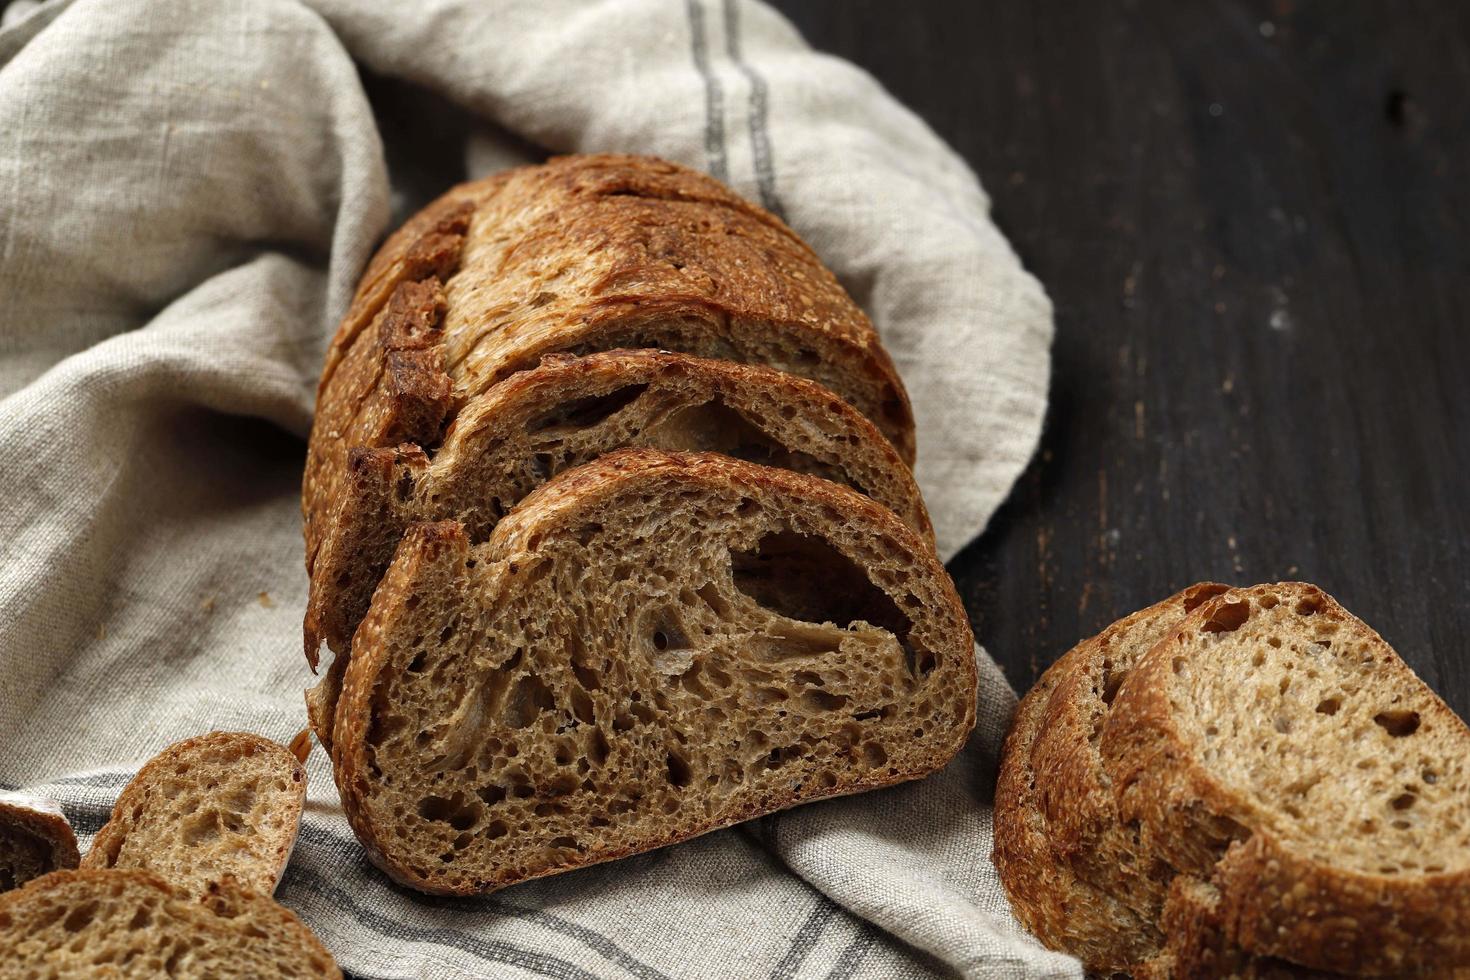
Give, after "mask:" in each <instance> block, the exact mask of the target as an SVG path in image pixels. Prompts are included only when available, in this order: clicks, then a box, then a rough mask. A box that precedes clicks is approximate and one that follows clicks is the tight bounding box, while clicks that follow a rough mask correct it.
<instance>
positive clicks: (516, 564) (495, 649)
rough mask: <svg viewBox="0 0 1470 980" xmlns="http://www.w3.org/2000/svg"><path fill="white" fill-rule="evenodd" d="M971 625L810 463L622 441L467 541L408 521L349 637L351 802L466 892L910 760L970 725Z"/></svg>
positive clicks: (391, 843)
mask: <svg viewBox="0 0 1470 980" xmlns="http://www.w3.org/2000/svg"><path fill="white" fill-rule="evenodd" d="M975 685H976V673H975V662H974V652H973V639H972V637H971V634H970V629H969V623H968V621H967V619H966V617H965V613H964V610H963V608H962V607H961V605H960V602H959V597H958V596H957V595H956V593H955V591H954V586H953V584H952V583H951V582H950V580H949V578H948V576H947V575H946V574H945V572H944V569H943V567H942V566H941V565H940V564H939V562H938V560H937V559H936V558H935V556H934V552H933V549H932V548H930V547H929V545H928V542H927V541H925V539H924V538H922V537H921V536H920V535H919V534H918V533H916V532H915V531H914V530H913V529H912V528H910V527H908V526H907V525H906V524H904V523H903V522H902V521H900V520H899V519H898V518H897V517H895V516H894V515H893V513H892V512H891V511H889V510H888V509H887V508H884V507H882V506H880V505H878V504H875V503H874V502H873V501H872V500H870V499H869V498H867V497H864V496H862V495H860V494H858V493H855V492H854V491H852V490H849V489H847V488H845V487H842V486H839V485H837V484H834V483H830V482H828V481H825V480H821V479H819V478H816V477H812V476H807V475H804V474H798V473H792V472H789V471H786V470H780V469H775V468H771V467H763V466H758V465H755V464H752V463H748V462H745V461H742V460H736V459H732V458H729V457H726V456H722V455H717V454H708V453H705V454H700V453H690V454H683V453H664V452H659V451H655V450H649V449H626V450H620V451H618V452H615V453H612V454H609V455H607V456H604V457H602V458H601V459H599V460H598V461H596V462H593V463H590V464H587V465H585V466H581V467H578V468H576V469H573V470H569V471H567V472H566V473H563V474H561V475H560V476H558V477H557V478H555V479H554V480H552V481H551V482H550V483H548V484H546V485H545V486H544V487H542V488H541V489H540V490H538V491H537V492H536V493H534V494H532V495H531V496H530V497H528V498H527V499H526V500H525V501H524V502H523V503H522V504H521V505H520V507H518V508H517V509H516V510H515V511H514V512H513V513H512V514H511V515H510V516H508V517H507V518H505V519H504V520H502V521H501V522H500V523H499V524H498V525H497V526H496V528H495V530H494V531H493V532H492V533H491V535H490V538H489V539H488V540H487V541H486V542H485V543H484V544H482V545H478V546H472V545H471V544H470V541H469V537H468V535H466V533H465V531H464V528H463V526H462V525H460V524H457V523H453V522H445V523H439V524H427V525H416V526H415V527H414V528H413V529H412V530H411V531H410V532H409V534H408V536H407V537H406V538H405V539H404V541H403V543H402V544H401V545H400V546H399V549H398V552H397V555H396V556H395V558H394V561H393V564H392V565H391V567H390V568H389V570H388V573H387V575H386V576H385V578H384V579H383V582H382V583H381V584H380V585H379V587H378V590H377V592H376V594H375V595H374V597H373V603H372V607H371V609H370V611H369V613H368V616H367V618H366V619H365V620H364V621H363V624H362V627H361V628H360V629H359V630H358V632H357V635H356V637H355V638H354V640H353V656H352V661H351V663H350V665H349V666H348V668H347V674H346V678H345V684H344V687H343V690H342V694H341V698H340V700H339V701H338V702H337V705H336V711H335V729H334V731H335V734H334V738H333V745H332V755H333V762H334V764H335V771H336V779H337V785H338V789H339V790H340V792H341V794H342V802H343V807H344V809H345V810H346V813H347V815H348V820H349V821H350V823H351V824H352V827H353V829H354V831H355V832H356V833H357V835H358V837H359V839H360V840H361V841H362V842H363V843H364V845H365V846H366V847H367V849H368V852H369V854H370V856H371V857H372V859H373V860H374V861H375V862H376V863H378V864H379V865H380V866H381V867H382V868H384V869H385V870H386V871H387V872H388V873H389V874H390V875H392V876H393V877H394V878H396V879H398V880H399V881H401V882H403V883H405V884H408V885H411V886H412V887H415V888H419V889H422V890H425V891H430V892H439V893H449V894H468V893H475V892H484V891H489V890H492V889H494V888H497V887H500V886H503V885H508V884H512V883H514V882H517V881H523V880H525V879H529V878H535V877H539V876H542V875H548V874H554V873H557V872H560V871H566V870H569V869H572V868H576V867H581V866H584V865H587V864H591V863H594V862H598V861H606V860H611V859H614V858H618V857H622V856H625V855H628V854H633V853H637V852H640V851H646V850H650V849H652V848H655V847H661V846H663V845H666V844H672V843H675V842H677V841H681V840H685V839H687V838H690V837H693V836H696V835H698V834H702V833H705V832H707V831H710V830H714V829H716V828H719V827H724V826H727V825H730V824H733V823H737V822H739V821H742V820H747V819H750V818H752V817H756V816H760V815H762V814H765V813H770V812H772V811H775V810H779V809H782V808H784V807H788V806H793V805H795V804H798V803H804V802H807V801H810V800H815V799H820V798H823V797H829V796H837V795H841V794H845V793H855V792H859V791H862V790H866V789H872V788H875V787H879V786H886V785H889V784H892V783H896V782H900V781H902V780H906V779H914V778H917V777H919V776H923V775H925V774H927V773H929V772H931V771H933V770H934V769H937V768H938V767H940V766H942V765H943V764H944V763H946V762H947V761H948V760H949V759H950V758H951V757H952V756H953V755H954V754H955V752H957V751H958V750H959V748H960V747H961V745H962V744H963V743H964V741H965V738H966V735H967V734H968V732H969V731H970V729H971V727H972V726H973V724H974V720H975V693H976V690H975Z"/></svg>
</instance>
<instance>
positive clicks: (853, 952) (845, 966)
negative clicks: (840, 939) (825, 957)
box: [827, 919, 881, 980]
mask: <svg viewBox="0 0 1470 980" xmlns="http://www.w3.org/2000/svg"><path fill="white" fill-rule="evenodd" d="M880 934H881V930H879V929H878V927H877V926H875V925H873V923H871V922H869V921H867V920H866V919H864V920H863V925H862V928H861V929H859V930H858V934H857V935H856V936H854V937H853V938H852V942H850V943H848V944H847V948H846V949H844V950H843V951H842V955H841V956H839V957H837V962H836V963H834V964H832V969H831V970H830V971H828V973H827V980H849V978H850V977H851V976H853V974H855V973H857V971H858V967H860V966H862V965H863V958H864V957H866V956H867V955H868V950H870V949H872V948H873V944H874V943H875V942H877V941H878V936H879V935H880Z"/></svg>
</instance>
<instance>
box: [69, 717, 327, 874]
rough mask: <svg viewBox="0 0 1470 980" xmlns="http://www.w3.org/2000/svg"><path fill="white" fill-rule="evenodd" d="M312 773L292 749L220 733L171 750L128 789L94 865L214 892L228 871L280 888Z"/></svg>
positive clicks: (93, 855)
mask: <svg viewBox="0 0 1470 980" xmlns="http://www.w3.org/2000/svg"><path fill="white" fill-rule="evenodd" d="M305 800H306V770H305V769H303V768H302V765H301V763H300V762H298V761H297V759H296V757H295V756H294V755H292V754H291V752H290V751H289V750H287V749H286V748H285V747H284V746H282V745H279V744H277V743H276V742H272V741H271V740H269V739H266V738H261V737H260V736H259V735H252V734H250V733H248V732H210V733H209V734H207V735H200V736H198V737H196V738H190V739H186V740H185V741H182V742H178V743H176V744H174V745H171V746H169V747H168V748H167V749H164V750H163V752H161V753H159V754H158V755H157V756H155V757H154V758H153V759H152V760H150V761H149V762H148V764H147V765H145V766H144V767H143V768H142V769H141V770H139V772H138V775H137V776H135V777H133V780H132V781H131V782H129V783H128V785H127V786H126V787H125V788H124V789H123V791H122V793H121V795H119V796H118V799H117V803H116V805H114V806H113V808H112V819H111V820H109V821H108V822H107V824H106V825H105V826H103V828H102V829H101V830H100V831H99V832H98V834H97V837H96V839H95V840H93V842H92V847H91V849H90V850H89V851H88V852H87V856H86V857H85V858H84V859H83V860H82V867H84V868H146V869H148V870H150V871H153V872H156V873H157V874H159V875H161V876H163V877H164V878H167V879H168V880H169V881H171V882H173V884H174V885H175V886H177V887H178V888H179V889H181V890H183V891H188V892H191V893H193V894H196V895H203V894H206V893H207V892H208V891H209V889H210V887H211V885H213V884H214V883H216V882H218V881H221V880H223V879H224V878H226V877H230V878H233V879H235V880H236V881H237V882H238V883H239V884H240V885H241V886H242V887H244V888H247V889H249V890H251V891H254V892H259V893H260V894H263V895H269V894H271V893H272V892H274V891H275V889H276V884H277V883H278V882H279V881H280V879H281V875H282V873H284V872H285V870H286V862H287V861H288V860H289V859H290V857H291V851H292V848H293V847H294V846H295V844H296V834H297V830H298V828H299V827H300V824H301V808H302V805H303V804H304V802H305Z"/></svg>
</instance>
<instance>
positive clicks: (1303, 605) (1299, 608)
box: [1296, 596, 1322, 616]
mask: <svg viewBox="0 0 1470 980" xmlns="http://www.w3.org/2000/svg"><path fill="white" fill-rule="evenodd" d="M1321 611H1322V600H1321V598H1320V597H1318V596H1307V597H1306V598H1304V599H1301V600H1299V601H1298V602H1297V604H1296V614H1297V615H1298V616H1315V615H1317V613H1319V612H1321Z"/></svg>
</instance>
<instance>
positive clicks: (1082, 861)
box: [1031, 582, 1227, 922]
mask: <svg viewBox="0 0 1470 980" xmlns="http://www.w3.org/2000/svg"><path fill="white" fill-rule="evenodd" d="M1226 589H1227V587H1226V586H1224V585H1219V584H1216V583H1213V582H1201V583H1199V584H1196V585H1192V586H1190V587H1189V588H1187V589H1183V590H1181V591H1180V592H1178V593H1176V594H1174V595H1172V596H1170V597H1169V598H1167V599H1165V600H1163V601H1162V602H1158V603H1155V604H1154V605H1152V606H1149V607H1148V608H1146V609H1142V610H1139V611H1138V612H1136V613H1133V614H1132V615H1131V616H1127V617H1125V618H1123V619H1121V620H1119V621H1118V622H1116V623H1114V624H1112V625H1111V626H1109V627H1108V628H1107V629H1105V630H1103V631H1102V632H1101V633H1099V634H1098V635H1097V636H1095V637H1093V638H1092V639H1091V640H1088V641H1086V642H1085V643H1082V644H1079V646H1078V648H1077V651H1076V653H1075V654H1073V656H1075V657H1076V660H1075V663H1073V664H1071V665H1070V666H1069V668H1068V669H1066V670H1065V671H1059V672H1058V674H1059V676H1058V679H1057V682H1056V687H1055V689H1054V690H1053V692H1052V695H1051V697H1050V698H1048V699H1047V703H1046V710H1045V711H1044V712H1043V715H1042V718H1041V721H1040V724H1039V731H1038V734H1037V736H1036V740H1035V742H1034V743H1033V746H1032V749H1031V764H1032V766H1033V768H1034V769H1035V773H1036V788H1037V798H1038V802H1039V805H1040V807H1041V811H1042V813H1043V814H1044V815H1045V817H1046V833H1047V837H1048V838H1050V840H1051V845H1052V851H1053V852H1054V853H1055V855H1056V856H1057V858H1059V859H1060V860H1063V861H1066V862H1068V863H1069V864H1070V865H1071V866H1072V869H1073V870H1074V871H1075V872H1076V873H1077V874H1078V875H1079V876H1081V877H1082V878H1083V879H1085V880H1086V881H1088V882H1091V883H1092V884H1094V885H1097V886H1098V887H1101V888H1102V889H1104V890H1105V891H1107V892H1108V893H1109V894H1111V895H1113V896H1114V897H1115V898H1117V899H1118V900H1119V901H1121V902H1123V903H1124V904H1125V905H1127V906H1129V907H1130V908H1132V909H1133V910H1135V911H1136V912H1138V913H1139V915H1140V916H1142V917H1143V918H1144V919H1145V920H1147V921H1149V922H1156V921H1158V919H1159V914H1160V909H1161V906H1162V904H1163V899H1164V892H1165V890H1166V889H1167V888H1168V885H1169V878H1170V877H1171V872H1170V871H1169V870H1168V868H1167V866H1164V865H1162V864H1161V862H1160V861H1159V860H1158V858H1157V857H1155V856H1154V855H1152V854H1150V853H1148V852H1147V851H1145V850H1144V849H1143V848H1142V847H1141V846H1140V842H1139V840H1138V839H1137V837H1136V835H1135V834H1134V832H1133V831H1132V830H1131V829H1130V828H1129V827H1128V826H1127V825H1125V824H1124V823H1123V822H1122V821H1120V820H1119V819H1118V808H1117V804H1116V802H1115V801H1114V798H1113V786H1112V784H1111V783H1110V782H1109V780H1108V775H1107V771H1106V768H1105V767H1104V765H1103V760H1102V756H1101V754H1100V753H1099V751H1098V746H1097V742H1098V736H1099V734H1100V732H1101V730H1102V726H1103V722H1104V720H1105V718H1106V716H1107V714H1108V710H1109V707H1110V704H1111V702H1112V701H1113V699H1114V697H1115V696H1116V694H1117V692H1118V691H1119V690H1120V689H1121V687H1122V685H1123V684H1124V683H1125V682H1126V679H1127V677H1128V674H1129V671H1130V670H1132V668H1133V666H1134V664H1135V663H1137V661H1138V660H1139V659H1140V658H1141V657H1142V656H1143V655H1144V654H1145V653H1146V652H1147V651H1148V650H1149V648H1151V647H1152V646H1153V645H1154V643H1155V642H1157V641H1158V640H1160V639H1162V638H1164V637H1165V636H1167V635H1168V634H1169V633H1170V632H1171V631H1172V630H1173V629H1174V627H1176V626H1177V625H1178V624H1179V622H1180V621H1181V620H1183V619H1184V617H1185V616H1186V615H1188V614H1189V613H1190V612H1191V611H1193V610H1194V609H1196V608H1197V607H1198V606H1199V605H1200V604H1202V603H1204V602H1205V601H1206V600H1208V599H1210V598H1213V597H1214V596H1217V595H1220V594H1221V593H1223V592H1225V591H1226Z"/></svg>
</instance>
